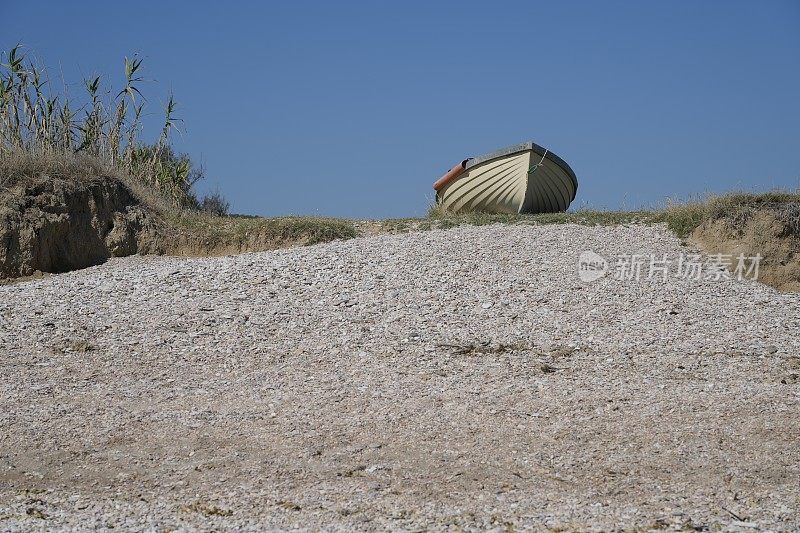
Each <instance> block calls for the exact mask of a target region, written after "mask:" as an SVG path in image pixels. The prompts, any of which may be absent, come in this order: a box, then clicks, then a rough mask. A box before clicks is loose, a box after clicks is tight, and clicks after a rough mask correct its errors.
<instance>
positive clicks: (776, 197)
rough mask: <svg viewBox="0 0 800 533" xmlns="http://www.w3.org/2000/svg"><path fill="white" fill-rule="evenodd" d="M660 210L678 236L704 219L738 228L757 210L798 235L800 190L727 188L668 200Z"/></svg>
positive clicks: (690, 231)
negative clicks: (693, 197)
mask: <svg viewBox="0 0 800 533" xmlns="http://www.w3.org/2000/svg"><path fill="white" fill-rule="evenodd" d="M661 211H662V212H663V217H664V221H665V222H666V223H667V226H668V227H669V228H670V229H671V230H672V231H673V232H674V233H675V234H676V235H678V236H679V237H686V236H688V235H690V234H691V233H692V232H693V231H694V230H695V229H696V228H697V227H698V226H700V225H701V224H703V223H704V222H707V221H715V220H724V221H725V222H726V223H727V224H728V226H729V227H730V228H731V229H733V230H736V231H740V230H741V228H743V227H744V226H745V224H746V223H747V221H748V220H750V218H752V217H753V215H755V214H756V213H758V212H763V211H769V212H770V213H772V214H773V215H775V217H776V218H777V219H778V220H779V221H781V222H782V223H783V224H784V226H785V227H786V232H787V235H793V236H800V193H797V192H789V191H769V192H764V193H750V192H731V193H728V194H724V195H719V196H708V197H707V198H705V199H702V200H690V201H686V202H669V203H668V204H667V206H666V207H665V208H663V209H662V210H661Z"/></svg>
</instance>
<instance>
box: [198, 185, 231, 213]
mask: <svg viewBox="0 0 800 533" xmlns="http://www.w3.org/2000/svg"><path fill="white" fill-rule="evenodd" d="M198 208H199V209H200V211H202V212H204V213H207V214H209V215H212V216H217V217H223V216H226V215H227V214H228V211H229V210H230V208H231V204H230V203H229V202H228V201H227V200H226V199H225V197H223V196H222V194H221V193H220V192H219V191H214V192H213V193H211V194H207V195H205V196H203V199H202V200H200V202H199V203H198Z"/></svg>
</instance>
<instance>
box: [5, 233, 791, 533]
mask: <svg viewBox="0 0 800 533" xmlns="http://www.w3.org/2000/svg"><path fill="white" fill-rule="evenodd" d="M584 250H593V251H595V252H597V253H600V254H601V255H603V256H606V257H608V256H610V255H616V254H632V253H638V254H651V253H656V254H658V255H659V256H660V255H661V254H663V253H668V254H672V255H675V254H680V253H681V252H686V251H687V249H686V248H683V247H682V246H681V244H680V242H679V241H678V240H677V239H675V238H674V237H673V236H672V235H671V234H670V233H668V231H667V230H666V229H665V228H663V227H660V226H655V227H642V226H631V227H584V226H574V225H560V226H542V227H531V226H502V225H496V226H488V227H477V228H476V227H460V228H455V229H451V230H447V231H443V230H435V231H429V232H421V233H412V234H406V235H384V236H376V237H369V238H362V239H355V240H351V241H346V242H334V243H329V244H324V245H318V246H312V247H306V248H296V249H291V250H281V251H276V252H269V253H256V254H245V255H240V256H236V257H224V258H203V259H181V258H169V257H134V258H128V259H119V260H112V261H110V262H108V263H107V264H105V265H102V266H98V267H94V268H90V269H87V270H82V271H78V272H73V273H69V274H63V275H58V276H53V277H50V278H47V279H43V280H38V281H32V282H26V283H20V284H15V285H9V286H2V287H0V369H1V370H0V371H1V372H2V377H3V379H2V383H0V428H2V431H0V529H2V530H31V529H46V528H57V529H66V528H73V527H74V528H80V529H86V528H111V527H114V528H137V529H146V528H150V529H154V528H157V529H170V528H197V527H202V528H208V529H235V528H248V529H264V528H278V529H288V528H295V527H300V528H311V529H318V528H319V527H322V526H328V527H329V528H330V529H394V530H419V529H448V528H459V527H461V528H466V529H481V530H484V529H492V528H495V529H497V530H500V531H505V530H510V529H511V528H514V529H516V530H521V529H525V528H534V529H546V528H551V529H553V530H564V529H566V530H572V529H581V530H585V529H598V530H600V529H602V530H607V529H612V528H616V527H620V528H621V527H625V528H629V527H634V526H635V527H638V528H642V529H647V528H654V529H657V528H711V529H714V528H723V529H734V530H736V529H746V528H752V527H756V528H762V529H764V528H772V529H777V530H790V529H796V528H798V527H800V383H798V372H800V359H798V355H800V350H799V349H798V348H800V337H799V336H798V331H800V295H797V294H794V295H786V294H779V293H777V292H775V291H774V290H773V289H771V288H768V287H766V286H763V285H760V284H758V283H755V282H750V281H736V280H720V281H713V280H705V281H698V280H690V279H682V278H670V279H669V280H668V281H667V282H662V281H661V280H646V279H644V280H639V281H636V280H617V279H614V277H613V276H610V275H609V276H606V277H603V278H601V279H599V280H597V281H594V282H591V283H585V282H582V281H581V280H580V279H579V278H578V275H577V260H578V255H579V254H580V252H582V251H584Z"/></svg>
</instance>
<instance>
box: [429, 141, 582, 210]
mask: <svg viewBox="0 0 800 533" xmlns="http://www.w3.org/2000/svg"><path fill="white" fill-rule="evenodd" d="M433 188H434V189H435V190H436V203H437V204H438V205H440V206H442V207H443V208H445V209H446V210H448V211H452V212H454V213H463V212H468V211H483V212H487V213H556V212H559V211H566V210H567V208H568V207H569V204H570V203H571V202H572V200H574V199H575V193H576V192H577V190H578V179H577V178H576V177H575V173H574V172H573V171H572V169H571V168H570V167H569V165H568V164H567V163H566V162H564V160H563V159H561V158H560V157H558V156H557V155H556V154H554V153H553V152H551V151H550V150H547V149H545V148H542V147H541V146H539V145H538V144H536V143H532V142H528V143H523V144H517V145H514V146H509V147H508V148H503V149H502V150H498V151H496V152H492V153H490V154H486V155H483V156H481V157H476V158H472V159H465V160H464V161H462V162H461V163H458V164H457V165H456V166H454V167H453V168H452V169H451V170H450V171H449V172H448V173H447V174H445V175H444V176H442V177H441V178H439V180H438V181H437V182H436V183H434V184H433Z"/></svg>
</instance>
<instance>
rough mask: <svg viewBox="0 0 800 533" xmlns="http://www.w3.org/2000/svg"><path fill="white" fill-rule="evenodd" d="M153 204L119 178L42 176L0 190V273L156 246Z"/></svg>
mask: <svg viewBox="0 0 800 533" xmlns="http://www.w3.org/2000/svg"><path fill="white" fill-rule="evenodd" d="M157 229H158V222H157V217H156V216H155V214H154V213H153V211H152V210H150V209H148V208H147V207H145V206H144V205H143V204H142V202H141V201H140V200H139V199H137V198H136V196H135V195H134V194H133V193H132V192H131V191H130V189H128V188H127V187H126V186H125V185H124V184H123V183H122V182H121V181H119V180H116V179H112V178H103V177H96V178H91V179H86V180H64V179H53V178H48V177H42V178H39V179H37V180H31V181H27V182H25V183H24V184H19V185H17V186H15V187H13V188H11V189H7V190H4V191H2V194H0V278H15V277H20V276H30V275H32V274H34V273H35V272H37V271H38V272H50V273H53V272H67V271H70V270H76V269H79V268H85V267H88V266H92V265H97V264H100V263H102V262H103V261H105V260H107V259H108V258H109V257H123V256H128V255H133V254H136V253H148V252H151V251H156V250H157V247H156V246H154V244H155V241H156V236H157Z"/></svg>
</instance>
